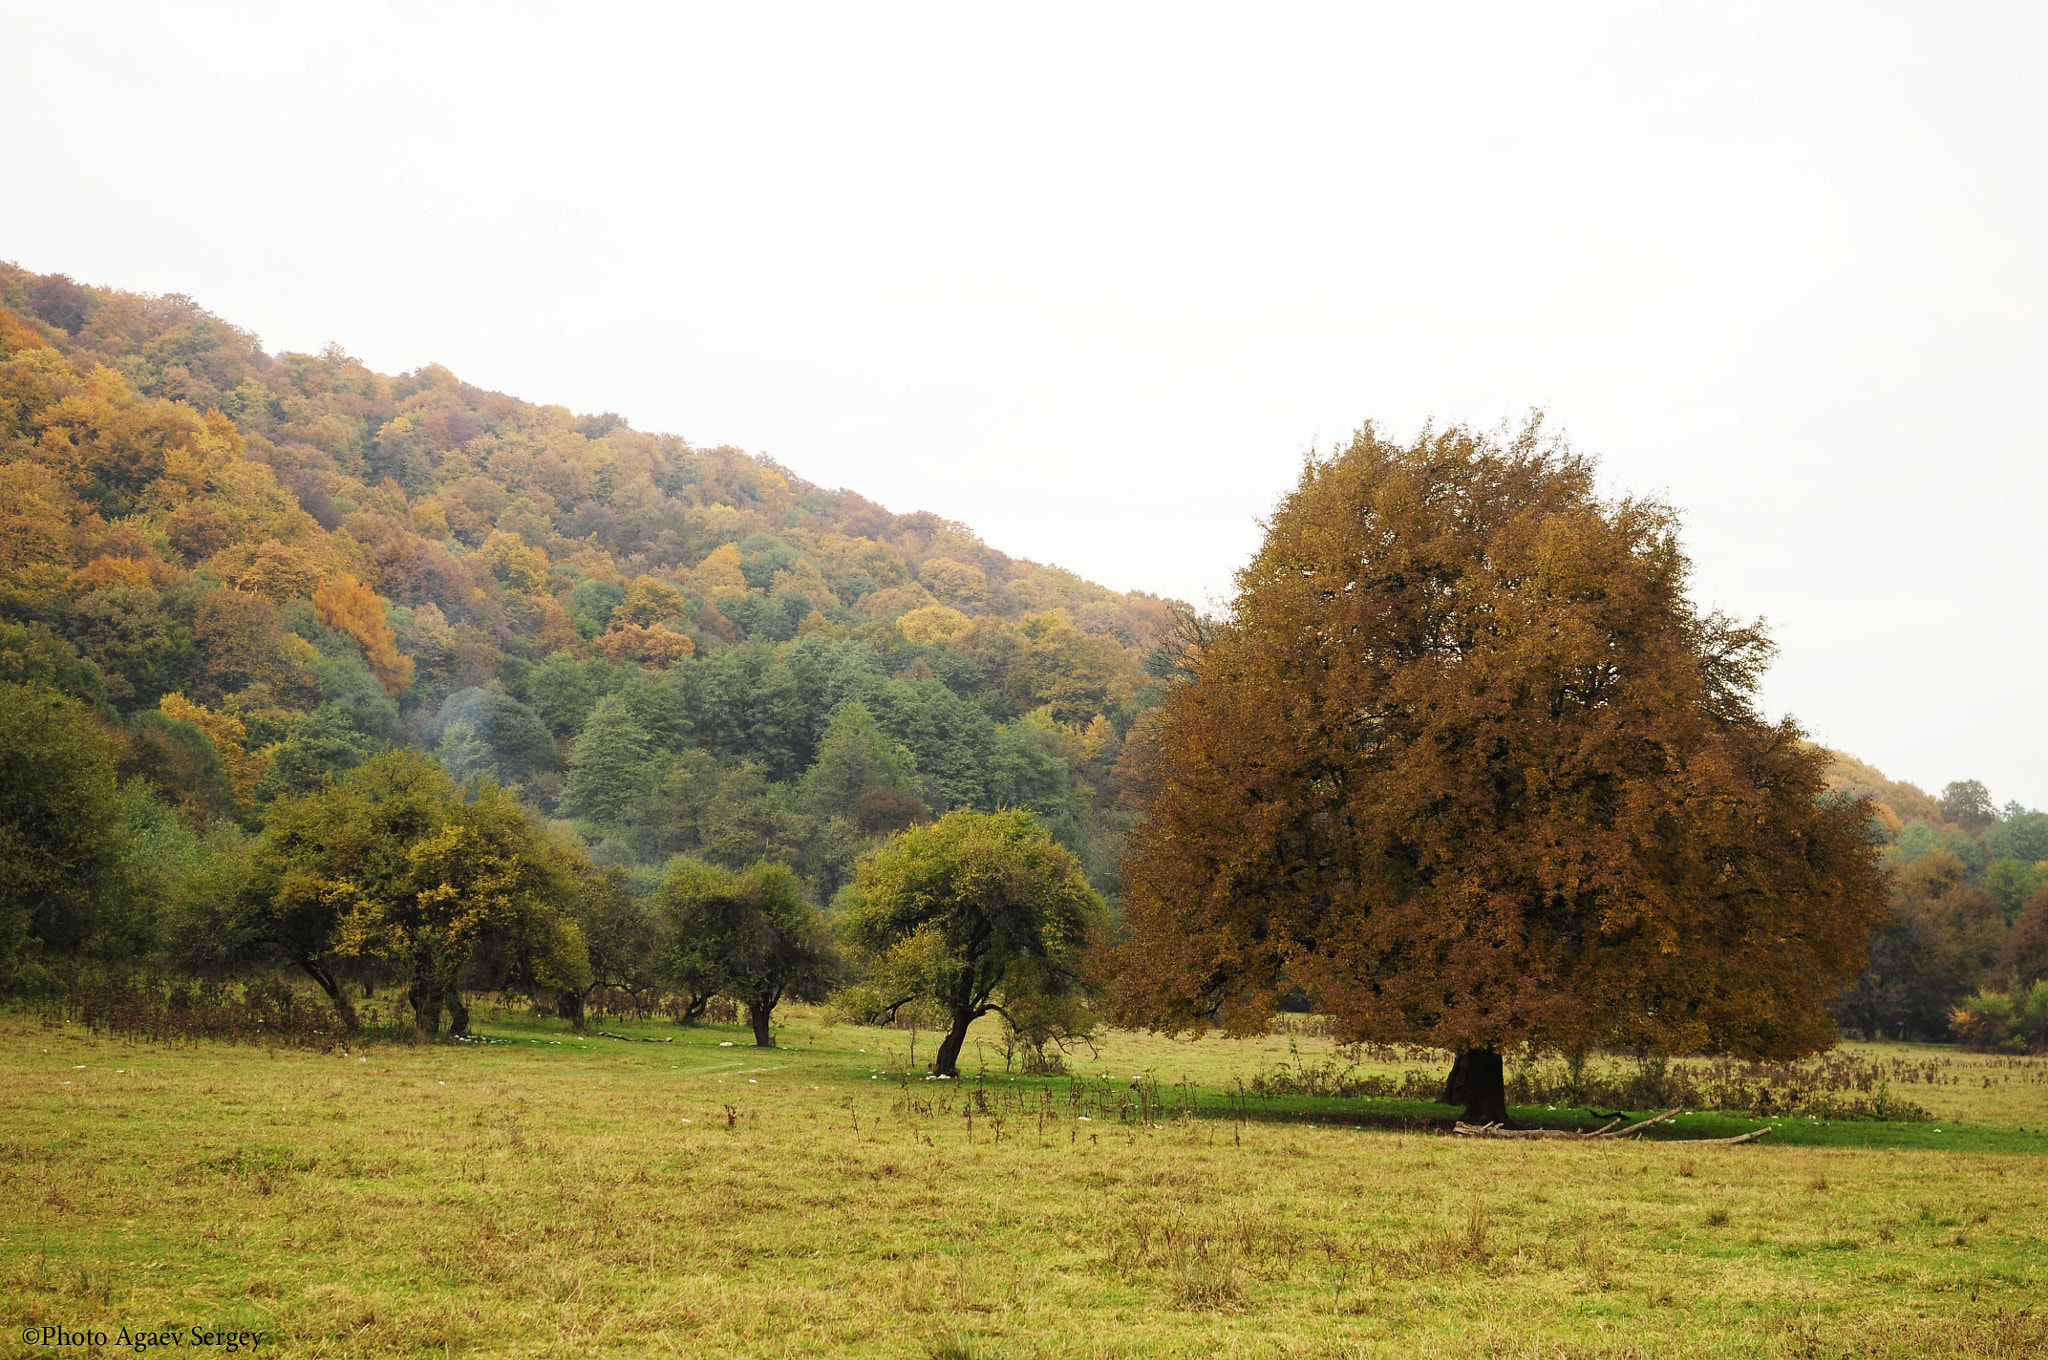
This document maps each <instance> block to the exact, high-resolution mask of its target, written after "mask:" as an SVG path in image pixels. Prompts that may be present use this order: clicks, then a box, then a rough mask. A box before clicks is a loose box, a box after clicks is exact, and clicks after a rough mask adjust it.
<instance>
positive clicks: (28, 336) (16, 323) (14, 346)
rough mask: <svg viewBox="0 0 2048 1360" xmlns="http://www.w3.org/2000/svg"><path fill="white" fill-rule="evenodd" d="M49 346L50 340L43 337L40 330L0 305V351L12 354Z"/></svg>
mask: <svg viewBox="0 0 2048 1360" xmlns="http://www.w3.org/2000/svg"><path fill="white" fill-rule="evenodd" d="M49 347H50V342H49V341H47V340H45V339H43V333H42V332H41V331H39V330H37V329H36V328H35V327H34V326H31V325H29V324H28V322H26V321H24V320H22V319H21V318H20V317H18V316H16V315H15V314H14V313H13V312H10V311H8V310H7V309H6V308H5V307H0V353H7V354H13V353H17V352H20V351H25V350H38V349H48V348H49Z"/></svg>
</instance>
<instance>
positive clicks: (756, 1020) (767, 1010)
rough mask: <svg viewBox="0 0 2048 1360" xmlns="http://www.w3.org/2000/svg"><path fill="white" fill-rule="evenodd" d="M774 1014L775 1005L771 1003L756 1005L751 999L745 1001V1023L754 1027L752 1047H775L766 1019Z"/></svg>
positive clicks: (773, 1037)
mask: <svg viewBox="0 0 2048 1360" xmlns="http://www.w3.org/2000/svg"><path fill="white" fill-rule="evenodd" d="M774 1015H775V1006H774V1005H773V1003H770V1004H767V1005H757V1004H755V1003H754V1002H752V1001H749V1002H748V1003H747V1023H748V1024H749V1025H752V1026H753V1027H754V1047H756V1048H773V1047H775V1036H774V1035H772V1034H770V1033H769V1032H768V1021H769V1020H770V1019H771V1018H773V1016H774Z"/></svg>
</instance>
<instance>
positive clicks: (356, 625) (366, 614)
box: [313, 574, 412, 697]
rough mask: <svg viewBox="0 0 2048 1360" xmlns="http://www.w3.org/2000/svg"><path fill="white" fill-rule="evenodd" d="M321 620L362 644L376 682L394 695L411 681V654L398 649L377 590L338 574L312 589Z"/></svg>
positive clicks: (398, 693) (365, 658) (400, 692)
mask: <svg viewBox="0 0 2048 1360" xmlns="http://www.w3.org/2000/svg"><path fill="white" fill-rule="evenodd" d="M313 608H314V609H315V610H316V611H317V612H318V613H319V615H320V622H322V623H324V624H326V625H327V626H328V627H329V628H332V629H334V630H335V631H336V632H338V633H346V634H348V635H349V636H350V637H352V638H354V639H355V640H356V641H357V642H359V643H361V644H362V648H363V659H364V660H365V661H368V662H369V663H370V671H371V673H372V674H374V675H375V676H376V677H377V683H378V684H380V685H382V686H384V691H385V693H387V694H390V695H393V696H394V697H395V696H397V695H400V694H403V693H405V691H406V689H407V687H408V686H410V685H411V684H412V658H411V657H409V656H405V655H403V654H402V653H400V652H399V650H398V639H397V637H396V636H395V635H393V633H392V631H391V625H390V624H389V623H387V622H385V619H384V601H383V599H382V597H380V596H379V595H378V594H377V592H376V591H374V590H372V589H370V588H369V587H368V586H366V585H364V584H363V583H362V582H361V581H358V580H357V579H356V578H355V577H353V576H349V575H346V574H344V575H341V576H337V577H335V578H334V579H332V580H330V581H328V582H327V583H326V584H325V585H323V586H321V587H320V588H319V589H318V590H316V591H314V592H313Z"/></svg>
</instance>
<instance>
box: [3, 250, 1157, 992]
mask: <svg viewBox="0 0 2048 1360" xmlns="http://www.w3.org/2000/svg"><path fill="white" fill-rule="evenodd" d="M0 309H4V310H0V681H5V682H11V683H14V684H17V685H24V686H28V687H30V689H31V690H32V691H34V692H37V693H43V692H47V691H49V690H56V691H58V692H61V693H62V694H64V695H67V696H69V698H70V700H71V701H74V704H75V705H76V706H77V712H78V713H79V714H82V715H84V719H85V721H84V723H83V726H81V727H80V729H79V730H80V731H81V732H83V731H86V730H87V729H88V728H89V729H90V739H89V741H88V740H87V738H86V737H81V738H80V740H81V741H87V744H88V745H90V746H92V747H93V749H94V750H96V751H101V752H102V754H104V756H105V758H106V759H108V760H109V761H111V762H112V763H113V765H114V766H115V767H116V773H117V776H118V789H117V791H116V793H115V795H114V796H116V797H117V798H118V800H119V802H120V808H121V811H120V817H121V819H122V827H123V830H122V831H121V836H122V838H123V843H124V844H125V845H128V846H129V847H130V848H131V851H135V848H136V847H142V846H149V847H153V848H151V849H150V850H149V851H148V858H149V859H150V862H151V863H152V864H153V865H154V866H156V867H155V868H154V869H153V870H151V871H149V872H143V873H136V874H131V879H132V881H131V882H130V884H129V888H128V889H127V891H126V897H125V898H124V897H123V894H121V893H115V892H107V893H102V894H101V897H102V899H103V902H102V912H101V914H102V916H105V917H106V919H102V920H99V921H98V924H96V925H81V924H78V923H76V922H74V923H72V924H70V925H65V926H62V927H60V926H59V925H57V924H56V923H55V922H53V921H51V920H44V921H42V922H40V923H30V924H25V925H21V926H20V928H19V929H18V930H17V931H16V934H17V936H19V935H20V934H21V933H22V932H23V931H25V932H26V933H27V934H28V935H30V936H34V937H36V938H40V939H43V940H44V941H45V943H49V944H55V943H58V942H60V941H61V940H62V939H65V938H68V939H70V940H71V942H72V943H73V944H77V945H79V946H80V947H84V942H85V940H86V939H87V938H88V937H90V938H91V939H92V940H95V941H97V943H96V944H95V945H94V946H93V948H95V949H97V950H98V951H100V952H104V953H113V954H118V953H121V952H132V951H134V950H138V949H142V948H145V947H147V945H148V943H149V937H150V933H151V928H150V927H149V925H148V920H149V919H150V918H151V911H150V910H149V909H146V905H147V904H146V903H140V902H139V899H141V898H149V897H151V896H152V895H154V896H158V897H160V896H162V895H164V894H166V893H172V892H174V885H175V883H176V881H177V880H178V878H179V875H180V874H181V873H196V872H199V871H200V867H201V866H203V865H204V864H206V863H208V862H210V860H211V859H212V858H214V856H213V855H211V854H210V853H209V851H208V849H207V847H208V846H209V845H211V846H213V847H214V848H215V849H218V848H219V846H220V844H221V843H222V842H232V841H234V840H235V839H236V838H237V837H239V836H240V835H242V834H243V832H244V831H247V830H253V829H255V828H256V827H258V826H259V825H261V824H262V822H263V819H264V813H265V809H266V808H267V807H268V806H270V805H271V803H272V802H273V801H274V800H276V799H277V798H279V797H280V796H282V795H286V794H291V793H306V792H310V791H313V790H316V789H318V788H320V787H322V786H324V785H325V784H326V783H327V782H328V781H329V780H330V778H331V777H332V776H335V775H338V774H340V773H342V772H344V771H347V770H349V769H351V768H354V767H356V766H358V765H360V764H362V763H363V762H364V761H365V760H367V759H369V758H370V757H372V756H373V755H374V754H375V753H377V752H379V751H382V750H385V749H388V748H392V747H395V746H412V747H418V748H422V749H424V750H426V751H429V752H431V753H432V754H433V755H434V756H435V757H436V758H437V759H438V760H439V761H440V763H441V764H442V765H444V766H445V767H446V768H447V770H448V771H449V772H450V773H452V774H453V775H455V776H456V777H457V778H458V779H464V778H468V777H470V776H474V775H479V774H484V775H489V776H492V777H493V778H495V779H496V780H497V781H499V782H501V783H502V784H503V785H505V786H506V787H507V788H509V789H510V790H512V791H513V792H514V793H515V794H516V796H517V798H518V799H519V801H520V802H522V803H523V804H524V805H525V806H526V807H528V808H529V809H531V810H532V811H533V812H534V813H536V814H538V815H539V816H541V817H542V818H546V819H552V820H553V821H555V822H556V823H557V829H558V830H559V831H563V832H565V833H567V834H568V835H569V838H570V840H571V841H572V842H575V841H580V842H581V844H582V845H583V847H584V848H586V849H587V851H588V853H589V855H590V856H591V858H592V859H593V860H594V861H595V862H596V863H597V864H598V865H600V866H603V865H617V866H622V867H623V868H624V869H625V870H626V871H627V873H628V879H629V881H631V882H636V883H637V884H638V885H640V886H641V887H646V886H648V885H651V884H652V882H653V881H654V879H655V876H656V874H657V871H658V868H659V866H661V865H662V864H663V863H665V862H666V861H667V860H668V859H669V858H670V857H671V856H673V855H676V854H678V853H685V854H691V855H695V856H697V857H700V858H702V859H704V860H707V861H709V862H711V863H713V864H716V865H724V866H728V867H730V868H733V869H738V868H741V867H743V866H746V865H749V864H752V863H754V862H756V861H758V860H761V859H764V858H766V859H771V860H781V861H784V862H787V863H789V864H790V865H792V866H793V867H794V868H795V869H796V870H797V872H798V874H799V875H800V876H801V879H802V881H803V883H804V884H805V886H806V889H807V891H808V892H809V893H810V894H811V895H812V896H813V898H814V899H815V900H817V901H819V902H821V903H823V902H829V900H830V899H831V897H832V895H833V893H834V892H835V891H836V890H837V889H838V888H839V887H840V886H842V885H843V883H844V882H845V881H846V878H847V875H848V873H849V872H850V866H851V864H852V861H853V859H854V858H855V856H856V855H857V854H858V853H859V852H860V851H861V850H862V849H863V848H864V847H867V846H869V845H872V844H873V843H875V842H876V841H877V839H878V838H880V837H882V836H885V835H886V834H887V833H889V832H891V831H893V830H896V829H900V828H901V827H904V826H906V825H909V824H912V823H915V822H920V821H925V820H929V819H930V818H932V817H934V816H937V815H940V814H943V813H944V812H946V811H948V810H949V809H953V808H971V809H981V810H989V809H994V808H997V807H1017V808H1025V809H1029V810H1031V811H1032V812H1034V813H1036V814H1037V815H1038V817H1039V818H1040V819H1041V820H1042V821H1043V822H1044V823H1045V825H1046V826H1047V827H1048V828H1049V829H1050V830H1051V831H1052V832H1053V834H1054V835H1055V836H1056V837H1057V838H1058V839H1059V840H1060V841H1062V842H1063V843H1065V844H1066V845H1068V846H1069V847H1071V848H1072V849H1074V850H1075V851H1076V852H1077V853H1078V854H1079V855H1080V856H1081V858H1082V861H1083V863H1084V864H1085V865H1086V867H1087V870H1088V872H1089V874H1090V876H1091V877H1092V878H1094V880H1095V881H1096V883H1097V884H1098V886H1101V887H1104V888H1107V889H1110V890H1112V891H1113V890H1114V876H1115V863H1116V851H1117V847H1118V844H1119V841H1120V836H1121V833H1122V831H1123V829H1124V827H1125V825H1126V823H1127V821H1128V818H1129V816H1130V815H1131V814H1130V813H1129V812H1128V811H1127V810H1125V808H1124V807H1123V805H1122V803H1121V802H1120V801H1119V798H1118V794H1117V787H1118V778H1117V766H1118V762H1119V759H1120V756H1121V754H1122V751H1123V744H1124V738H1125V736H1126V735H1127V734H1128V733H1129V732H1130V730H1131V727H1132V725H1133V723H1134V721H1135V720H1136V719H1137V717H1138V715H1139V714H1140V713H1141V712H1142V711H1143V710H1144V709H1145V708H1146V707H1147V706H1148V705H1149V704H1151V703H1153V702H1154V701H1155V700H1156V698H1157V695H1158V690H1157V684H1158V682H1159V677H1160V676H1161V675H1163V674H1164V673H1165V671H1166V669H1167V668H1166V663H1165V661H1164V660H1163V658H1164V656H1165V653H1164V651H1163V650H1162V647H1161V644H1162V642H1163V641H1164V640H1165V638H1166V635H1167V633H1168V631H1169V630H1170V628H1171V626H1172V621H1173V617H1174V615H1173V609H1172V606H1171V605H1170V603H1169V602H1167V601H1165V600H1161V599H1159V598H1156V597H1153V596H1149V595H1142V594H1132V595H1120V594H1117V593H1115V592H1113V591H1109V590H1105V589H1103V588H1101V587H1099V586H1095V585H1092V584H1090V583H1089V582H1086V581H1083V580H1081V579H1079V578H1078V577H1076V576H1074V575H1073V574H1071V573H1069V572H1066V571H1062V570H1059V569H1057V568H1053V567H1046V566H1040V565H1038V564H1036V563H1031V562H1026V561H1020V560H1016V559H1013V558H1010V557H1007V556H1005V555H1004V554H1002V553H1000V552H997V551H995V550H993V549H991V548H989V547H988V546H986V545H985V544H983V543H982V542H981V541H980V540H979V539H978V538H976V537H975V536H974V535H973V534H972V533H971V532H970V531H969V530H967V529H966V528H965V527H963V526H961V525H959V524H954V523H950V522H948V521H945V520H942V519H939V518H938V517H936V516H933V515H930V514H904V515H899V514H892V513H891V512H889V511H887V510H885V509H883V508H882V507H881V506H879V505H876V504H874V503H873V502H871V501H868V500H865V499H863V498H862V497H860V496H858V495H856V494H854V493H852V492H848V491H828V490H825V489H823V488H820V487H817V486H813V485H811V484H810V483H808V482H805V481H803V480H802V479H800V478H798V477H797V476H795V475H794V474H793V473H791V472H790V471H788V470H787V469H785V468H783V467H780V466H778V465H777V464H775V463H774V462H772V461H770V460H768V459H765V458H757V457H753V456H750V455H748V454H746V453H744V452H742V451H740V450H738V449H735V448H729V447H719V448H710V449H700V448H696V447H693V446H692V445H690V444H689V443H688V442H686V441H685V440H683V439H681V438H678V437H676V436H673V435H657V434H646V433H642V432H640V431H637V430H634V429H633V428H631V427H630V426H629V425H628V424H627V422H626V421H625V420H623V419H621V418H620V417H618V416H615V415H610V414H606V415H598V416H587V415H577V414H574V413H572V412H570V411H568V410H566V409H564V408H562V407H559V406H541V405H535V404H533V403H530V402H526V401H521V400H518V399H516V398H514V397H510V396H507V395H504V394H502V393H497V392H488V391H484V390H482V389H480V388H476V387H472V386H470V385H468V384H466V383H463V382H462V381H460V380H459V379H458V378H456V376H455V375H454V374H452V373H450V372H448V371H447V370H445V369H443V368H439V367H435V366H429V367H426V368H422V369H420V370H418V371H416V372H413V373H408V374H403V375H399V376H387V375H385V374H380V373H374V372H372V371H370V370H369V369H367V368H365V367H364V366H363V365H362V364H361V363H359V362H358V361H356V360H355V359H352V358H350V357H349V356H347V355H346V354H344V353H343V352H342V351H341V350H340V349H338V348H334V347H330V348H329V349H328V350H327V351H326V352H324V353H322V354H319V355H306V354H279V355H271V354H267V353H265V352H264V350H263V348H262V347H261V345H260V344H259V343H258V340H257V338H256V337H255V336H253V335H251V334H249V333H247V332H245V331H241V330H238V329H236V328H235V327H234V326H232V325H230V324H228V323H227V322H225V321H223V320H221V319H219V318H217V317H214V316H212V315H210V314H209V313H208V312H207V311H205V310H204V309H203V308H202V307H200V306H199V305H197V304H196V303H194V302H192V301H191V300H189V299H187V298H183V297H151V296H141V295H137V294H133V293H124V292H117V291H111V290H107V289H102V288H94V287H86V286H83V285H80V284H77V283H74V282H72V281H71V280H70V279H68V278H66V277H64V276H61V275H48V276H38V275H35V274H31V273H27V272H25V271H23V270H20V269H18V268H15V267H12V266H5V265H0ZM17 697H19V696H17ZM66 711H67V713H68V712H70V710H66ZM24 721H31V722H34V721H37V720H33V719H24ZM68 721H69V718H65V719H63V720H62V721H57V720H53V721H52V722H50V723H41V724H40V725H42V726H45V727H48V728H49V729H50V730H51V731H57V730H59V729H64V726H65V722H68ZM66 730H68V729H66ZM23 792H25V791H24V790H20V789H17V790H16V791H15V793H14V795H10V796H19V795H20V794H22V793H23ZM135 852H136V853H140V851H135ZM52 872H55V871H54V870H53V871H52ZM120 901H127V902H128V905H127V906H126V907H122V906H119V905H118V903H119V902H120ZM108 904H114V905H108ZM107 913H112V915H111V916H108V915H107ZM116 918H118V919H116Z"/></svg>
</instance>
